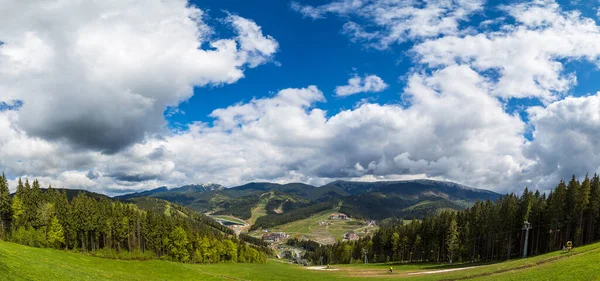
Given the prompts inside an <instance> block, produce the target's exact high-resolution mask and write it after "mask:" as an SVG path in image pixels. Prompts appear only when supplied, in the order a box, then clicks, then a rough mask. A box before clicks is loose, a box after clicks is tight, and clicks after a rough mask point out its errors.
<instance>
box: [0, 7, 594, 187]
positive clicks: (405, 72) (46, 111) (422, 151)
mask: <svg viewBox="0 0 600 281" xmlns="http://www.w3.org/2000/svg"><path fill="white" fill-rule="evenodd" d="M2 7H3V8H2V9H1V10H0V169H1V170H2V171H4V173H5V174H6V175H7V177H8V179H9V184H10V188H11V190H14V189H15V187H16V181H17V179H18V178H29V179H34V178H37V179H39V180H40V182H41V183H42V184H43V185H44V186H46V185H49V184H51V185H52V186H54V187H65V188H77V189H87V190H90V191H95V192H101V193H104V194H108V195H117V194H123V193H129V192H134V191H140V190H146V189H152V188H156V187H160V186H167V187H177V186H181V185H185V184H193V183H204V182H212V183H219V184H223V185H225V186H227V187H233V186H237V185H241V184H244V183H248V182H253V181H254V182H256V181H270V182H278V183H288V182H303V183H308V184H313V185H322V184H325V183H328V182H331V181H334V180H338V179H345V180H362V181H376V180H401V179H416V178H431V179H438V180H448V181H454V182H457V183H461V184H465V185H468V186H472V187H477V188H485V189H490V190H494V191H497V192H501V193H505V192H521V191H522V189H523V188H524V187H525V186H527V187H529V188H532V189H539V190H541V191H549V190H551V189H552V188H554V187H555V186H556V185H557V184H558V182H559V180H561V179H565V180H566V179H569V178H570V177H571V176H572V175H575V176H577V177H580V178H581V177H584V176H585V175H586V174H593V173H596V172H600V94H598V92H599V91H600V85H599V84H598V82H597V81H600V71H599V69H598V67H599V66H600V2H599V1H564V2H560V1H559V2H555V1H551V0H537V1H484V0H326V1H287V0H277V1H275V0H270V1H247V0H246V1H242V0H239V1H238V0H226V1H223V0H196V1H190V2H188V1H185V0H148V1H143V2H140V1H137V0H102V1H100V0H98V1H77V0H62V1H51V0H44V1H17V0H5V1H2ZM15 15H20V16H19V17H16V16H15Z"/></svg>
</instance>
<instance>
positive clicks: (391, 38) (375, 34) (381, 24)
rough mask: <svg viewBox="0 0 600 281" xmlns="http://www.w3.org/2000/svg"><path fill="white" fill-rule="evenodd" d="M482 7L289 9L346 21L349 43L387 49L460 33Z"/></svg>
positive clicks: (434, 3)
mask: <svg viewBox="0 0 600 281" xmlns="http://www.w3.org/2000/svg"><path fill="white" fill-rule="evenodd" d="M483 3H484V1H482V0H451V1H447V0H419V1H404V0H401V1H398V0H337V1H333V2H331V3H328V4H324V5H321V6H317V7H313V6H303V5H301V4H299V3H296V2H293V3H292V6H291V7H292V9H293V10H296V11H298V12H300V13H301V14H302V15H303V16H305V17H309V18H313V19H319V18H324V17H325V16H326V15H327V14H334V15H338V16H342V17H349V18H350V19H349V20H348V21H347V22H346V23H345V24H344V27H343V31H344V33H346V34H348V35H349V36H350V37H351V38H352V40H355V41H366V42H367V43H368V45H369V46H371V47H375V48H378V49H386V48H388V47H389V46H390V45H392V44H394V43H401V42H404V41H406V40H415V39H423V38H430V37H436V36H438V35H440V34H442V35H450V34H456V33H459V24H460V22H461V21H465V20H467V18H468V17H469V16H470V15H472V14H473V13H476V12H478V11H480V10H482V8H483ZM352 17H357V20H360V21H366V22H367V24H366V26H367V27H366V28H365V26H364V25H361V24H358V23H357V22H356V21H352ZM369 26H374V28H371V27H369Z"/></svg>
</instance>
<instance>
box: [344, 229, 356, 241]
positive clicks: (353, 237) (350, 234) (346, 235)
mask: <svg viewBox="0 0 600 281" xmlns="http://www.w3.org/2000/svg"><path fill="white" fill-rule="evenodd" d="M344 239H345V240H348V241H356V240H358V235H356V233H354V231H348V232H346V233H344Z"/></svg>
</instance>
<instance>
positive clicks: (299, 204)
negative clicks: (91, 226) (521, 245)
mask: <svg viewBox="0 0 600 281" xmlns="http://www.w3.org/2000/svg"><path fill="white" fill-rule="evenodd" d="M139 197H155V198H159V199H163V200H167V201H170V202H173V203H176V204H180V205H183V206H186V207H188V208H191V209H194V210H196V211H199V212H202V213H206V212H210V213H214V214H222V215H233V216H237V217H239V218H242V219H249V218H250V217H251V215H252V214H251V212H252V210H253V209H255V208H256V207H257V206H259V204H261V206H264V208H265V209H266V210H265V211H266V213H267V215H270V216H277V215H280V214H281V213H282V212H290V211H292V212H295V211H294V210H296V209H298V212H301V211H302V209H303V208H309V209H307V210H311V209H310V206H312V205H314V204H319V203H321V202H338V206H340V207H339V211H341V212H345V213H347V214H349V215H350V216H353V217H361V218H369V219H384V218H388V217H403V218H422V217H424V216H425V215H427V214H431V213H435V212H438V211H439V210H442V209H455V210H458V209H464V208H466V207H468V206H470V205H472V204H473V203H475V202H476V201H477V200H496V199H498V198H499V197H500V194H498V193H495V192H493V191H490V190H484V189H477V188H472V187H468V186H465V185H461V184H457V183H453V182H447V181H437V180H429V179H422V180H402V181H377V182H358V181H344V180H338V181H333V182H330V183H328V184H325V185H322V186H318V187H317V186H313V185H308V184H303V183H288V184H278V183H271V182H251V183H247V184H244V185H240V186H236V187H232V188H225V187H224V186H222V185H219V184H210V183H206V184H191V185H185V186H182V187H178V188H173V189H168V188H166V187H159V188H156V189H152V190H147V191H142V192H138V193H132V194H126V195H121V196H117V197H116V198H117V199H121V200H128V199H134V198H139Z"/></svg>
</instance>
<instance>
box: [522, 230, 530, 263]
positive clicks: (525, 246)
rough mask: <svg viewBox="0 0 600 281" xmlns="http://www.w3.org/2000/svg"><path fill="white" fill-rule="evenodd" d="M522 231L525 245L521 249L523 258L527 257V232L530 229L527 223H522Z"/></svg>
mask: <svg viewBox="0 0 600 281" xmlns="http://www.w3.org/2000/svg"><path fill="white" fill-rule="evenodd" d="M523 224H524V225H523V230H525V243H524V247H523V258H526V257H527V242H528V241H529V230H530V229H531V225H530V224H529V222H528V221H524V222H523Z"/></svg>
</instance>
